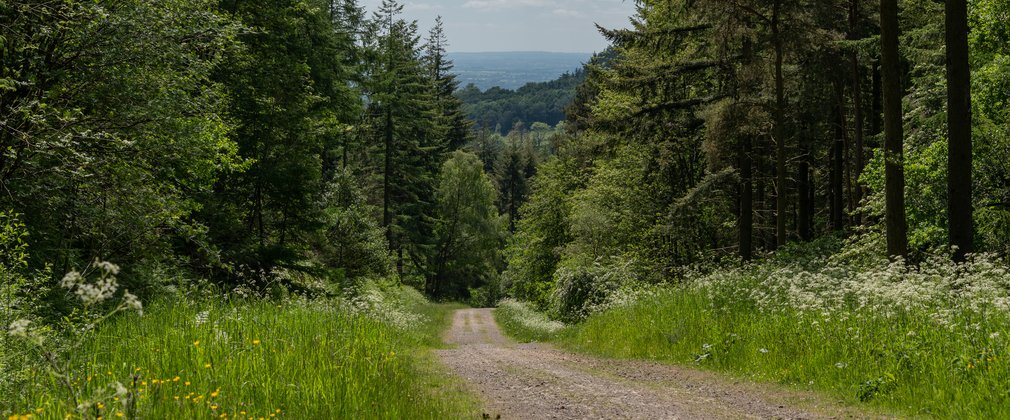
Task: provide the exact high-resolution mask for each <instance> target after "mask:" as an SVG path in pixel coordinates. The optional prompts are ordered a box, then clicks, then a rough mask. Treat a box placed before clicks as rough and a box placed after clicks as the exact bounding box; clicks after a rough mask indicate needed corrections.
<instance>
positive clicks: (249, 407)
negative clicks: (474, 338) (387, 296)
mask: <svg viewBox="0 0 1010 420" xmlns="http://www.w3.org/2000/svg"><path fill="white" fill-rule="evenodd" d="M413 309H415V310H416V311H417V312H418V313H420V314H421V316H420V317H419V318H418V319H420V320H421V322H420V323H419V324H415V325H412V327H411V328H394V327H391V326H389V324H387V323H382V322H379V321H376V320H374V319H373V318H371V317H368V316H365V315H362V314H361V311H359V310H354V309H352V308H351V307H350V305H348V304H346V303H343V301H339V300H334V301H314V302H298V303H284V304H276V303H269V302H221V301H217V302H215V301H196V302H194V301H187V300H181V299H178V300H167V301H162V302H159V303H155V304H153V305H148V308H147V309H146V314H145V315H144V316H143V317H142V318H140V317H137V316H134V315H128V316H120V317H117V318H115V319H113V320H112V321H111V322H110V323H107V324H106V325H103V326H102V327H101V328H100V330H99V331H98V332H97V333H96V335H95V336H94V337H93V338H92V339H88V340H86V341H85V342H84V344H83V346H82V347H80V348H77V349H71V350H70V356H69V360H68V362H69V366H71V367H72V369H71V372H73V373H72V375H71V378H70V380H71V381H72V388H77V389H79V395H78V396H77V397H76V399H77V401H78V402H77V403H72V402H71V401H73V400H74V399H75V397H74V396H73V393H72V392H70V391H69V389H70V388H71V387H66V386H62V385H61V383H60V381H59V380H58V378H55V377H50V376H48V375H46V374H44V373H42V372H39V373H38V376H37V380H35V381H33V385H32V386H31V387H30V389H25V390H23V391H22V392H21V393H20V394H18V395H16V396H14V397H13V398H14V400H13V402H12V403H11V402H10V401H5V402H4V404H3V405H8V404H9V403H10V404H11V407H0V412H4V413H5V415H10V414H27V413H32V414H34V416H35V417H36V418H53V419H55V418H61V419H62V418H64V417H65V416H67V415H70V416H71V417H75V418H79V415H78V414H75V410H74V407H73V405H74V404H79V403H82V402H84V401H88V402H90V408H88V409H86V410H85V411H84V412H85V417H88V418H97V417H103V418H105V419H113V418H119V417H121V416H122V417H130V414H133V413H131V411H130V410H131V409H130V405H129V403H128V401H129V400H130V398H129V395H133V396H136V397H137V398H136V400H135V401H136V408H135V414H137V415H138V416H140V417H143V418H187V419H188V418H243V419H245V418H277V417H280V418H293V419H332V418H337V419H339V418H353V419H359V418H419V419H426V418H429V419H444V418H468V417H475V414H476V413H478V412H479V411H478V410H479V408H478V406H477V405H476V402H475V400H474V399H473V398H472V397H471V396H470V395H469V394H467V393H465V392H462V391H460V388H459V386H458V384H455V383H453V382H451V381H450V380H448V379H442V378H441V377H440V376H439V373H440V372H439V370H438V368H437V367H431V366H429V365H430V364H431V363H432V356H431V354H430V352H428V351H427V350H426V349H427V348H429V347H430V346H434V345H436V344H437V343H438V342H439V340H438V333H439V332H440V331H441V330H442V329H443V328H444V326H445V324H446V322H447V315H448V311H449V310H450V309H452V308H451V307H448V306H438V305H430V304H423V305H416V306H415V308H413ZM116 382H119V383H121V384H122V385H123V386H124V387H125V388H127V390H128V391H129V394H128V396H123V395H120V396H116V395H115V386H114V384H115V383H116ZM4 399H6V397H5V398H4Z"/></svg>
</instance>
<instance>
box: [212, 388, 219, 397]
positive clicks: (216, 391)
mask: <svg viewBox="0 0 1010 420" xmlns="http://www.w3.org/2000/svg"><path fill="white" fill-rule="evenodd" d="M219 394H221V388H218V389H215V390H214V392H211V393H210V396H211V397H217V396H218V395H219Z"/></svg>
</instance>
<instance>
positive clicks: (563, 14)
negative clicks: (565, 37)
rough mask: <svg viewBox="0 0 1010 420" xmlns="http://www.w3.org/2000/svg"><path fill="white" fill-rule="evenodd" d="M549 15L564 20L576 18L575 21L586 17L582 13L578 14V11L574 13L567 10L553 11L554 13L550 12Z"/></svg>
mask: <svg viewBox="0 0 1010 420" xmlns="http://www.w3.org/2000/svg"><path fill="white" fill-rule="evenodd" d="M551 14H552V15H554V16H561V17H566V18H576V19H583V18H585V17H586V15H585V14H583V13H582V12H579V11H576V10H568V9H554V11H552V12H551Z"/></svg>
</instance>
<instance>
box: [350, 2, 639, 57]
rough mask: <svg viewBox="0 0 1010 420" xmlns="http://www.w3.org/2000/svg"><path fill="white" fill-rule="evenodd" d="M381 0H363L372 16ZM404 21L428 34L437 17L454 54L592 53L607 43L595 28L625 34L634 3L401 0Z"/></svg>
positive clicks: (600, 49)
mask: <svg viewBox="0 0 1010 420" xmlns="http://www.w3.org/2000/svg"><path fill="white" fill-rule="evenodd" d="M381 3H382V0H362V1H361V2H360V3H359V4H362V5H363V6H365V7H366V8H367V9H368V14H369V16H371V13H372V12H373V11H375V10H376V9H377V8H378V6H379V5H380V4H381ZM401 4H403V5H404V17H405V18H406V19H408V20H417V23H418V26H419V27H420V29H421V30H422V31H423V33H424V34H427V32H428V29H429V28H430V27H431V25H432V22H434V21H435V17H436V16H439V15H441V16H442V20H443V21H444V22H445V30H446V34H447V35H448V37H449V44H450V45H449V51H451V52H488V51H550V52H581V53H592V52H599V51H602V50H603V49H604V48H606V47H607V42H606V40H605V39H603V37H602V36H601V35H600V33H599V32H597V30H596V26H595V25H594V24H595V23H599V24H600V25H602V26H603V27H606V28H624V27H627V26H628V18H629V17H631V16H632V15H633V14H634V13H635V2H634V1H631V0H409V1H408V0H401Z"/></svg>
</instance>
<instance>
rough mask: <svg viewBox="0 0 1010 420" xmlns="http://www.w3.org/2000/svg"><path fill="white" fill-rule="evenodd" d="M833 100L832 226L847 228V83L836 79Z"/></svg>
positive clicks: (838, 229)
mask: <svg viewBox="0 0 1010 420" xmlns="http://www.w3.org/2000/svg"><path fill="white" fill-rule="evenodd" d="M834 88H835V95H834V100H833V101H832V102H833V104H834V106H832V110H833V112H832V113H833V114H834V117H835V122H834V124H833V125H834V127H835V139H834V141H833V142H832V144H831V228H832V229H834V230H836V231H841V230H843V229H845V180H844V177H845V172H844V171H845V85H844V84H843V82H842V81H841V80H840V79H839V80H835V86H834Z"/></svg>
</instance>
